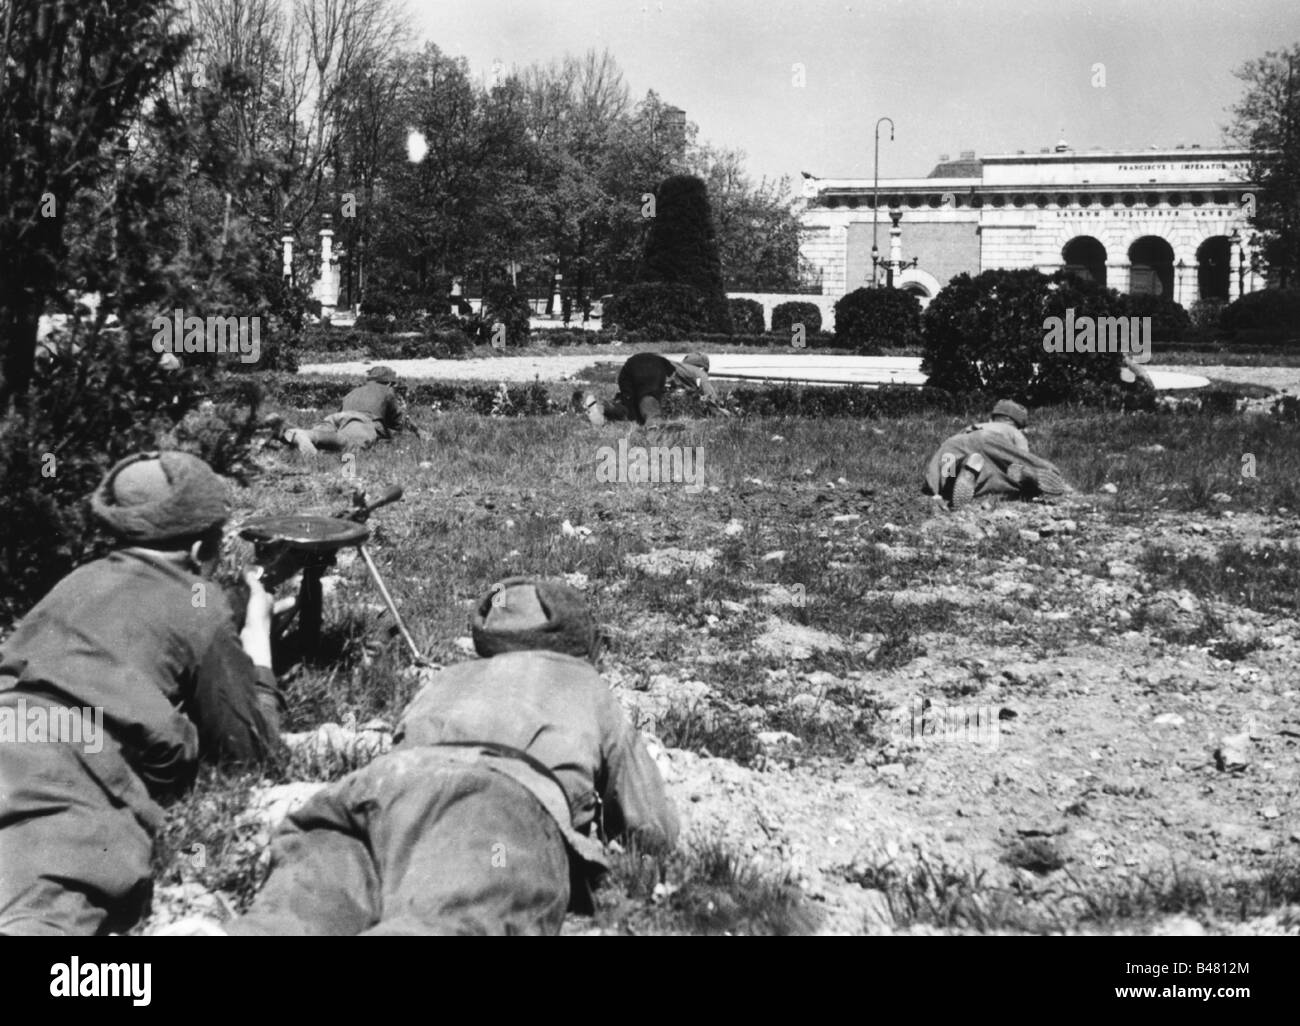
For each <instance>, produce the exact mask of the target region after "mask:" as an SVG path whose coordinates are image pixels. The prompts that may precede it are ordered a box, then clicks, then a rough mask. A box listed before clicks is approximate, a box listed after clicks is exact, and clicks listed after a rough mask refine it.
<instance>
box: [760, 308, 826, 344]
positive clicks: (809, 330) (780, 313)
mask: <svg viewBox="0 0 1300 1026" xmlns="http://www.w3.org/2000/svg"><path fill="white" fill-rule="evenodd" d="M796 324H802V325H803V330H804V332H805V334H807V335H813V334H815V333H817V332H819V331H821V330H822V312H821V308H820V307H818V306H817V304H816V303H807V302H804V301H802V300H793V301H791V302H788V303H777V304H776V308H775V309H774V310H773V311H772V334H773V335H784V336H786V337H789V336H790V334H791V333H792V329H793V327H794V325H796Z"/></svg>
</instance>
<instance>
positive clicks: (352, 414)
mask: <svg viewBox="0 0 1300 1026" xmlns="http://www.w3.org/2000/svg"><path fill="white" fill-rule="evenodd" d="M366 379H367V380H366V383H365V384H364V385H359V386H358V387H356V388H354V389H353V390H352V391H351V392H349V393H348V394H347V395H346V396H344V397H343V404H342V407H341V408H340V411H339V412H338V413H331V414H330V415H329V416H328V417H326V418H325V420H324V421H323V422H322V423H320V424H317V425H316V426H315V427H314V428H311V429H305V428H294V427H290V428H283V429H281V424H282V421H281V419H280V418H278V417H273V418H270V419H269V420H268V426H270V427H271V428H272V429H273V430H276V431H277V432H279V437H280V440H281V441H284V442H287V443H289V444H290V445H292V446H294V447H295V448H296V449H297V450H298V451H299V452H303V453H314V452H316V451H318V450H322V449H323V450H325V451H326V452H358V451H360V450H362V449H369V448H370V447H371V446H372V445H374V444H375V442H377V441H379V439H381V438H385V439H386V438H391V437H392V436H393V435H394V434H395V433H396V432H398V431H400V430H402V429H403V428H407V429H409V430H410V431H411V432H412V433H413V434H414V435H415V437H416V438H418V439H420V440H423V439H424V433H423V432H422V431H421V430H420V429H419V428H418V427H416V426H415V425H414V424H413V423H412V422H411V420H410V418H409V417H407V415H406V410H405V408H404V407H403V405H402V402H401V400H400V399H398V397H397V393H396V392H395V391H394V389H393V386H394V385H396V384H397V372H396V371H394V370H393V369H392V368H391V367H371V368H370V370H369V371H368V372H367V373H366Z"/></svg>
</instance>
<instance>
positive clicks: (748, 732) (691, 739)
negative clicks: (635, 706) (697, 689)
mask: <svg viewBox="0 0 1300 1026" xmlns="http://www.w3.org/2000/svg"><path fill="white" fill-rule="evenodd" d="M655 733H656V734H657V735H658V737H659V740H660V741H662V742H663V743H664V745H666V746H667V747H668V748H684V749H686V750H687V751H691V752H698V753H700V754H701V755H710V756H714V757H716V758H720V759H731V760H732V761H733V762H735V763H738V764H739V765H741V766H748V765H750V764H751V763H752V762H754V761H755V759H757V758H758V756H759V755H761V754H762V752H763V746H762V745H760V744H759V742H758V737H757V736H756V734H755V733H754V730H753V728H752V727H751V726H750V725H749V722H748V721H746V720H745V719H744V718H742V717H740V716H738V715H737V714H735V713H732V712H728V711H724V710H718V709H713V708H711V707H708V706H705V705H703V704H702V703H700V702H694V703H692V704H691V705H689V706H687V705H684V704H678V705H672V706H670V707H669V708H668V710H667V711H666V712H665V713H664V714H663V715H662V716H660V717H659V719H658V721H657V722H656V724H655Z"/></svg>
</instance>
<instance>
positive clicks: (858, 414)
mask: <svg viewBox="0 0 1300 1026" xmlns="http://www.w3.org/2000/svg"><path fill="white" fill-rule="evenodd" d="M261 384H262V385H263V387H264V388H265V390H266V397H267V399H268V400H269V401H270V402H271V403H272V405H276V406H283V407H291V408H299V409H320V410H327V409H334V408H336V407H337V406H338V404H339V402H340V401H341V400H342V398H343V396H344V395H346V394H347V393H348V392H349V391H351V390H352V389H353V388H355V387H356V379H354V378H347V379H344V378H303V377H299V376H296V375H292V374H267V375H264V376H263V378H262V379H261ZM236 386H237V383H236V381H235V380H234V379H227V380H226V381H225V382H223V383H222V385H221V387H220V388H219V389H218V391H217V393H216V394H215V395H214V396H213V398H215V399H218V400H219V401H223V400H224V401H230V400H231V399H232V397H233V396H234V395H235V394H236V392H235V389H236ZM401 392H402V395H403V397H404V399H405V401H406V402H407V403H408V404H409V405H410V406H411V407H412V408H413V409H415V410H416V411H418V410H420V409H427V408H429V407H433V408H434V409H436V410H439V411H461V412H466V413H475V414H479V415H484V416H486V415H491V414H495V415H498V416H512V417H526V416H540V415H545V414H555V413H564V412H566V411H569V410H572V409H573V408H574V407H573V405H572V402H573V396H574V390H573V387H572V386H571V385H568V384H564V383H561V382H550V383H547V382H541V381H533V382H529V383H527V384H523V385H501V384H498V385H491V384H477V383H470V382H446V381H412V382H409V383H407V384H404V385H403V386H401ZM998 398H1000V396H997V395H993V394H991V393H982V392H969V393H953V392H948V391H945V390H943V389H939V388H931V387H928V386H927V387H922V388H912V387H909V386H906V385H885V386H882V387H880V388H875V389H871V388H862V387H857V386H845V387H842V388H830V387H819V386H815V385H794V384H789V383H785V382H782V383H773V384H771V385H756V384H746V385H744V386H740V387H737V388H733V389H731V390H730V391H729V392H728V393H727V403H728V405H729V406H730V408H731V409H733V410H735V411H736V412H737V413H739V414H742V415H747V416H753V417H823V418H825V417H855V418H867V419H880V418H890V417H903V416H909V415H914V414H940V415H953V416H962V417H969V418H971V419H972V420H974V419H977V418H980V417H983V416H984V415H985V414H987V412H988V411H989V409H991V408H992V406H993V403H994V402H995V401H996V400H997V399H998ZM669 402H670V404H671V405H670V407H669V410H670V413H671V414H672V415H676V416H687V417H698V418H701V419H703V418H707V417H709V416H710V413H709V410H708V407H707V406H706V405H705V404H704V402H703V401H702V399H701V398H700V397H699V396H698V395H696V394H694V393H691V392H678V393H676V394H674V395H673V396H672V398H671V399H670V401H669ZM1078 404H1079V405H1081V406H1088V407H1093V408H1096V407H1101V408H1110V409H1139V408H1140V409H1149V408H1151V407H1153V406H1154V402H1153V397H1151V396H1150V395H1149V394H1148V395H1147V396H1145V397H1135V396H1134V395H1132V394H1131V393H1128V392H1126V391H1123V390H1121V389H1119V388H1118V387H1114V386H1110V387H1105V386H1103V387H1098V388H1095V389H1092V390H1090V391H1089V392H1088V393H1086V394H1085V395H1083V396H1081V397H1080V399H1079V400H1078Z"/></svg>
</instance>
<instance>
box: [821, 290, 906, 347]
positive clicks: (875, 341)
mask: <svg viewBox="0 0 1300 1026" xmlns="http://www.w3.org/2000/svg"><path fill="white" fill-rule="evenodd" d="M835 339H836V344H837V345H841V346H844V347H846V348H848V349H853V350H855V351H856V352H859V353H878V352H880V351H881V350H882V349H883V348H884V347H885V346H891V347H896V348H897V347H902V346H914V345H916V344H917V343H919V342H920V340H921V302H920V300H918V299H917V298H916V296H915V295H913V294H912V293H911V292H905V291H904V290H902V289H854V290H853V291H852V292H850V293H848V295H846V296H843V297H841V298H840V300H839V301H838V302H837V303H836V304H835Z"/></svg>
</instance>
